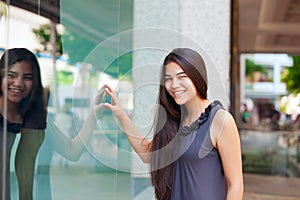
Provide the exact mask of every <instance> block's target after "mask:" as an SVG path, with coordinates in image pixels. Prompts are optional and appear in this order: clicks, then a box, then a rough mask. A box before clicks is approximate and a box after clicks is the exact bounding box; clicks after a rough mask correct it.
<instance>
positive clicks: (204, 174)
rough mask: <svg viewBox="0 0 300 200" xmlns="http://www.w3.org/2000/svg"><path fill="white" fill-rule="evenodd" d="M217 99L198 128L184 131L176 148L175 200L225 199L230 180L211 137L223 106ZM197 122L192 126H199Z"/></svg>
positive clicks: (202, 117)
mask: <svg viewBox="0 0 300 200" xmlns="http://www.w3.org/2000/svg"><path fill="white" fill-rule="evenodd" d="M222 108H223V107H222V105H221V104H220V103H219V102H218V101H215V102H213V103H212V104H210V106H208V107H207V108H206V110H205V112H204V113H202V114H201V116H200V118H199V120H197V122H195V123H196V124H197V125H196V128H195V127H194V129H195V130H192V131H191V130H188V131H181V132H180V133H179V135H180V136H178V137H177V142H178V143H177V145H176V148H174V153H175V156H177V157H178V158H177V159H176V161H175V169H174V176H173V187H172V193H171V200H223V199H226V192H227V184H226V181H225V177H224V172H223V167H222V163H221V158H220V155H219V152H218V150H217V149H216V148H214V146H213V144H212V142H211V139H210V131H209V130H210V125H211V122H212V120H213V117H214V115H215V113H216V112H217V111H218V110H219V109H222ZM195 123H193V124H192V126H195Z"/></svg>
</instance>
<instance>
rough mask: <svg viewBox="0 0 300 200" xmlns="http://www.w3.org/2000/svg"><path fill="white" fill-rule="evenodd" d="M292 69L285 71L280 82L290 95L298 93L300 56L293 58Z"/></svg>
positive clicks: (299, 91)
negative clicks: (283, 83)
mask: <svg viewBox="0 0 300 200" xmlns="http://www.w3.org/2000/svg"><path fill="white" fill-rule="evenodd" d="M293 63H294V65H293V66H292V67H288V68H286V69H285V73H284V74H283V76H282V81H284V82H285V83H286V87H287V90H288V91H289V92H290V93H294V94H297V93H300V56H293Z"/></svg>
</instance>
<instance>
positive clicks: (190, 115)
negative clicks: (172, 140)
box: [183, 98, 210, 126]
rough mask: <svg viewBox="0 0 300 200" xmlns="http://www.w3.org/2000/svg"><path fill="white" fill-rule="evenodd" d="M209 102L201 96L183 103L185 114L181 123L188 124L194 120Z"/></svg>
mask: <svg viewBox="0 0 300 200" xmlns="http://www.w3.org/2000/svg"><path fill="white" fill-rule="evenodd" d="M209 104H210V101H209V100H208V99H201V98H196V99H195V100H194V101H191V102H189V103H187V104H185V110H186V114H185V117H184V119H183V125H185V126H188V125H190V124H192V123H193V122H194V121H196V120H197V119H198V118H199V116H200V115H201V113H203V112H204V111H205V108H207V106H209Z"/></svg>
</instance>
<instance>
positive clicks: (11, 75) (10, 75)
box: [7, 73, 16, 78]
mask: <svg viewBox="0 0 300 200" xmlns="http://www.w3.org/2000/svg"><path fill="white" fill-rule="evenodd" d="M7 76H8V77H9V78H15V77H16V74H10V73H8V74H7Z"/></svg>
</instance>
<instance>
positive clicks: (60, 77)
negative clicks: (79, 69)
mask: <svg viewBox="0 0 300 200" xmlns="http://www.w3.org/2000/svg"><path fill="white" fill-rule="evenodd" d="M56 76H57V85H72V84H73V82H74V74H73V72H71V71H67V70H59V71H56ZM49 82H50V85H52V82H53V80H52V79H51V80H49Z"/></svg>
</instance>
